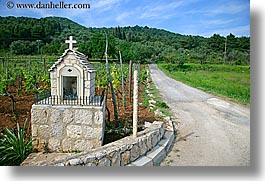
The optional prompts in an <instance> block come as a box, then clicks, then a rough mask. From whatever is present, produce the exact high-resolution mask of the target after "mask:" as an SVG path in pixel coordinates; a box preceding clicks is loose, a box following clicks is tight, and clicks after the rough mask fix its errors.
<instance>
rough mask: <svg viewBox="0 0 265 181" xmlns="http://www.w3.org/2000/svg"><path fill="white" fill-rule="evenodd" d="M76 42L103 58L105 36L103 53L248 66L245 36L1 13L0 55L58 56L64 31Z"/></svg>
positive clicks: (137, 58) (91, 55)
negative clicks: (94, 25)
mask: <svg viewBox="0 0 265 181" xmlns="http://www.w3.org/2000/svg"><path fill="white" fill-rule="evenodd" d="M70 35H72V36H74V38H75V39H76V40H77V41H78V50H79V51H80V52H82V53H84V54H85V55H87V57H88V58H103V56H104V51H105V40H106V35H107V37H108V41H109V50H108V54H109V57H110V58H113V59H117V58H118V51H119V50H120V51H121V52H122V57H123V60H124V61H129V60H135V61H145V60H148V59H152V60H157V61H166V62H170V63H177V64H180V65H181V64H183V63H184V62H199V63H201V64H204V63H229V64H238V65H249V63H250V37H236V36H234V35H233V34H230V35H228V36H227V37H223V36H220V35H219V34H214V35H212V36H211V37H209V38H207V37H202V36H191V35H181V34H177V33H172V32H169V31H166V30H161V29H156V28H149V27H147V26H145V27H141V26H134V27H130V26H129V27H119V26H118V27H113V28H92V27H90V28H86V27H84V26H81V25H79V24H77V23H75V22H73V21H71V20H69V19H67V18H59V17H47V18H41V19H35V18H26V17H18V18H16V17H0V54H2V55H3V54H14V55H21V54H26V55H30V54H31V55H33V54H41V53H42V54H49V55H59V54H61V53H62V52H63V51H64V50H65V48H67V46H66V45H65V44H64V41H65V40H66V39H67V38H68V36H70Z"/></svg>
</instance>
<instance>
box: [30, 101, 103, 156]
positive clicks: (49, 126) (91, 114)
mask: <svg viewBox="0 0 265 181" xmlns="http://www.w3.org/2000/svg"><path fill="white" fill-rule="evenodd" d="M104 124H105V104H104V102H103V104H102V105H101V106H64V105H58V106H54V105H36V104H34V105H33V106H32V109H31V125H32V136H33V139H34V142H33V146H34V147H39V148H44V147H46V148H47V147H48V149H49V151H53V152H60V151H63V152H72V151H89V150H91V149H94V148H97V147H100V146H102V144H103V138H104V128H105V125H104Z"/></svg>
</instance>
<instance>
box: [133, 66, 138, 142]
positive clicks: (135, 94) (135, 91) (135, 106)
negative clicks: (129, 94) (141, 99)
mask: <svg viewBox="0 0 265 181" xmlns="http://www.w3.org/2000/svg"><path fill="white" fill-rule="evenodd" d="M133 75H134V76H133V82H134V85H133V137H134V138H136V137H137V122H138V70H137V68H136V69H135V70H134V74H133Z"/></svg>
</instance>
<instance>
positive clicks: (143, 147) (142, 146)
mask: <svg viewBox="0 0 265 181" xmlns="http://www.w3.org/2000/svg"><path fill="white" fill-rule="evenodd" d="M146 143H147V138H146V139H143V140H141V141H140V142H139V148H140V155H141V156H142V155H144V154H145V153H146V152H147V150H148V148H147V145H146Z"/></svg>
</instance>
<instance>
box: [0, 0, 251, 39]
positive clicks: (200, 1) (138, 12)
mask: <svg viewBox="0 0 265 181" xmlns="http://www.w3.org/2000/svg"><path fill="white" fill-rule="evenodd" d="M11 1H12V2H13V4H14V7H13V8H10V9H9V8H7V4H8V3H9V4H10V0H0V16H16V17H18V16H26V17H34V18H40V17H46V16H60V17H66V18H69V19H71V20H73V21H75V22H77V23H79V24H81V25H84V26H86V27H116V26H134V25H140V26H149V27H153V28H159V29H165V30H168V31H171V32H175V33H180V34H185V35H200V36H205V37H209V36H212V35H213V34H214V33H215V34H220V35H222V36H226V35H228V34H230V33H232V34H234V35H236V36H250V0H76V1H71V0H64V3H65V4H67V3H69V4H70V3H71V4H82V3H85V4H90V8H89V9H37V8H32V9H30V8H28V9H19V8H17V6H16V5H17V4H19V3H32V4H39V2H40V3H42V4H45V3H49V2H51V0H49V1H47V0H41V1H40V0H29V1H22V0H11ZM61 1H62V0H61ZM52 2H53V3H54V4H56V3H58V4H59V3H60V0H52ZM11 4H12V3H11Z"/></svg>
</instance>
